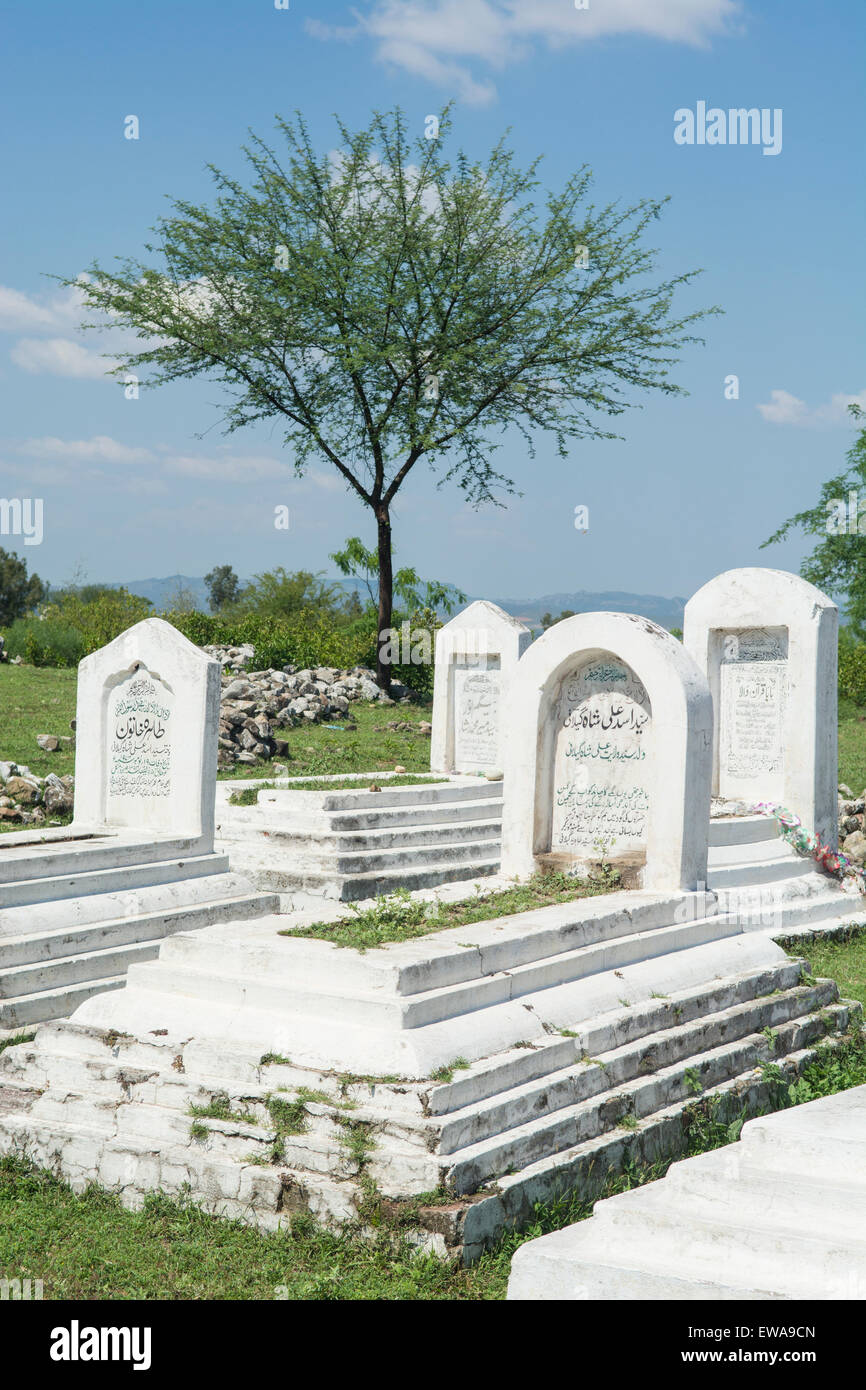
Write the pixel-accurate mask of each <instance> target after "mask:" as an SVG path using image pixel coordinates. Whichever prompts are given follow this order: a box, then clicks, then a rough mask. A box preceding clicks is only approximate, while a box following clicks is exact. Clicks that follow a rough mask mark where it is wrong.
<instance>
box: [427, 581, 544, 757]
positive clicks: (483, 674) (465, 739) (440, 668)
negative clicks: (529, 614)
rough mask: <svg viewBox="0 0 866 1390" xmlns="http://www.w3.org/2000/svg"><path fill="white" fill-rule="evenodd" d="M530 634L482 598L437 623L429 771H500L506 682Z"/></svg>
mask: <svg viewBox="0 0 866 1390" xmlns="http://www.w3.org/2000/svg"><path fill="white" fill-rule="evenodd" d="M531 640H532V634H531V633H530V631H529V629H528V628H526V627H524V626H523V624H522V623H520V622H518V621H517V619H516V618H512V617H511V615H510V614H508V613H505V612H503V610H502V609H501V608H497V606H496V604H495V603H488V602H487V601H486V600H484V599H479V600H478V601H477V602H475V603H470V604H469V606H468V607H467V608H464V609H463V610H462V612H460V613H458V614H457V616H456V617H454V618H452V619H451V621H450V622H449V623H445V625H444V626H443V627H441V628H440V629H439V631H438V632H437V634H436V667H435V672H434V683H433V731H432V735H431V744H430V767H431V769H432V771H434V772H492V771H498V772H501V771H502V763H503V758H504V752H503V742H504V739H505V736H506V730H505V729H504V727H503V721H504V716H505V712H506V711H507V708H508V690H509V684H510V681H511V677H512V674H513V671H514V668H515V666H516V664H517V661H518V659H519V657H520V655H521V653H522V652H523V651H525V650H526V647H527V646H528V645H529V643H530V641H531Z"/></svg>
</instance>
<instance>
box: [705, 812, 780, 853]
mask: <svg viewBox="0 0 866 1390" xmlns="http://www.w3.org/2000/svg"><path fill="white" fill-rule="evenodd" d="M778 839H780V836H779V826H778V822H777V821H776V819H775V817H773V816H761V815H755V816H711V817H710V837H709V842H710V845H711V847H712V848H714V849H715V848H716V847H718V846H720V845H727V846H731V845H745V844H756V843H758V842H760V841H765V840H778Z"/></svg>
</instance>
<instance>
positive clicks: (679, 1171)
mask: <svg viewBox="0 0 866 1390" xmlns="http://www.w3.org/2000/svg"><path fill="white" fill-rule="evenodd" d="M791 1060H793V1059H791ZM864 1156H866V1087H863V1086H859V1087H855V1088H853V1089H852V1090H848V1091H842V1092H839V1093H837V1094H835V1095H832V1096H827V1097H824V1098H823V1099H821V1100H816V1101H811V1102H809V1103H808V1104H805V1105H799V1106H795V1107H793V1108H790V1109H787V1110H783V1111H780V1112H778V1113H775V1114H767V1115H762V1116H761V1117H760V1118H758V1119H754V1120H750V1121H748V1122H747V1123H746V1124H745V1126H744V1127H743V1130H742V1134H741V1137H740V1140H739V1142H738V1143H736V1144H732V1145H729V1146H727V1147H725V1148H723V1149H719V1150H716V1151H714V1152H711V1153H706V1154H701V1155H699V1156H697V1157H695V1158H690V1159H686V1160H684V1161H682V1162H680V1163H675V1164H674V1165H673V1166H672V1167H671V1168H670V1170H669V1172H668V1175H667V1177H665V1178H663V1179H662V1180H660V1181H659V1182H654V1183H650V1184H648V1185H646V1186H643V1187H640V1188H637V1189H635V1190H632V1191H630V1192H626V1193H622V1194H620V1195H619V1196H616V1197H611V1198H608V1199H607V1200H605V1201H601V1202H597V1203H596V1206H595V1211H594V1214H593V1216H592V1217H591V1218H590V1219H589V1220H588V1221H583V1222H578V1223H577V1224H575V1225H573V1226H570V1227H568V1228H566V1229H565V1230H562V1231H558V1232H556V1233H555V1234H553V1235H550V1236H544V1237H542V1238H541V1239H539V1240H537V1241H531V1242H529V1243H528V1244H527V1245H525V1246H523V1247H522V1248H521V1249H520V1250H519V1251H518V1252H517V1254H516V1255H515V1258H514V1261H513V1263H512V1277H511V1281H510V1283H509V1291H508V1297H509V1298H511V1299H516V1298H535V1299H544V1298H556V1299H563V1298H572V1299H578V1298H579V1299H596V1298H601V1297H604V1298H609V1299H637V1298H641V1299H643V1298H653V1299H656V1298H670V1297H680V1298H687V1299H701V1300H707V1299H730V1298H737V1297H742V1298H748V1299H770V1298H773V1299H779V1298H781V1299H810V1300H811V1299H846V1298H847V1299H852V1298H853V1299H862V1298H863V1296H864V1290H866V1179H864V1172H866V1167H864V1163H863V1159H864Z"/></svg>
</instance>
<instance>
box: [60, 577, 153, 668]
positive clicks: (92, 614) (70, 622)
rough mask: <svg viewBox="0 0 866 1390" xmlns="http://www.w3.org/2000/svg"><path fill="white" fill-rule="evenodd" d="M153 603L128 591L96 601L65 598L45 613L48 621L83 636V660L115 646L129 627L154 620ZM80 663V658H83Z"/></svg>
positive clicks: (110, 592)
mask: <svg viewBox="0 0 866 1390" xmlns="http://www.w3.org/2000/svg"><path fill="white" fill-rule="evenodd" d="M152 611H153V604H152V603H151V601H150V599H147V598H141V597H139V595H137V594H130V593H128V592H127V590H126V589H107V590H105V591H104V592H103V593H100V594H99V595H98V597H96V598H93V599H85V598H84V597H83V596H82V595H81V594H78V593H75V592H70V593H66V594H64V595H63V596H62V597H61V598H60V599H59V600H58V601H57V602H56V603H49V604H48V606H47V608H46V609H45V621H46V622H54V623H57V624H61V625H63V626H64V627H66V628H72V629H74V630H75V631H76V632H78V633H79V634H80V636H81V641H82V644H83V650H82V652H81V656H89V655H90V653H91V652H95V651H98V650H99V648H100V647H104V646H105V645H106V643H107V642H113V641H114V639H115V637H119V636H120V634H121V633H122V632H125V631H126V629H127V628H128V627H132V626H133V624H134V623H140V622H141V620H142V618H149V617H151V616H152ZM79 660H80V657H79Z"/></svg>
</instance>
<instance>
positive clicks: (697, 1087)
mask: <svg viewBox="0 0 866 1390" xmlns="http://www.w3.org/2000/svg"><path fill="white" fill-rule="evenodd" d="M683 1081H684V1082H685V1086H686V1090H687V1091H691V1093H692V1095H693V1096H699V1095H700V1094H701V1092H702V1091H703V1089H704V1083H703V1082H702V1081H701V1078H700V1076H699V1074H698V1069H697V1067H686V1069H685V1071H684V1072H683Z"/></svg>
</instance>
